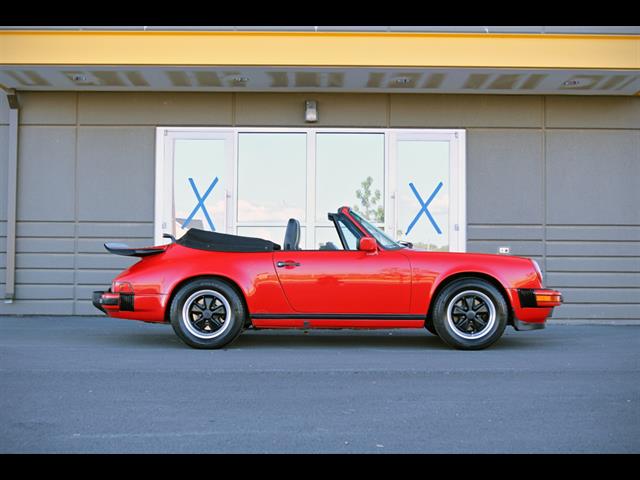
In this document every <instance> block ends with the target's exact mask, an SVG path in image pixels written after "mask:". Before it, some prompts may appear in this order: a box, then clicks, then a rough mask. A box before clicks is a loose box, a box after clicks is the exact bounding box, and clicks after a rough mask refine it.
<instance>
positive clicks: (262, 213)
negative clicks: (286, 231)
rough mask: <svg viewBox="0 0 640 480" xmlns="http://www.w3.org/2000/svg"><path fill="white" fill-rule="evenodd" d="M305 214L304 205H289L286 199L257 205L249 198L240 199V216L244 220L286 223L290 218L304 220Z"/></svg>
mask: <svg viewBox="0 0 640 480" xmlns="http://www.w3.org/2000/svg"><path fill="white" fill-rule="evenodd" d="M304 214H305V211H304V206H301V207H295V206H291V205H287V204H286V203H285V201H284V200H281V201H279V202H278V203H277V204H276V203H275V202H274V203H272V204H270V205H256V204H255V203H252V202H250V201H249V200H241V199H238V218H242V219H243V221H253V222H283V223H286V222H287V221H288V220H289V219H290V218H295V219H297V220H299V221H303V219H304Z"/></svg>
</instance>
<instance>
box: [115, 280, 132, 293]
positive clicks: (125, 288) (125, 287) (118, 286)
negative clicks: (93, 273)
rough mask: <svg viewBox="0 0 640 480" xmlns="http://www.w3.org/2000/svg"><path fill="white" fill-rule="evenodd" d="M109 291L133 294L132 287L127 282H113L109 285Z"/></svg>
mask: <svg viewBox="0 0 640 480" xmlns="http://www.w3.org/2000/svg"><path fill="white" fill-rule="evenodd" d="M111 291H112V292H113V293H133V287H132V286H131V284H130V283H129V282H120V281H117V280H116V281H114V282H113V283H112V284H111Z"/></svg>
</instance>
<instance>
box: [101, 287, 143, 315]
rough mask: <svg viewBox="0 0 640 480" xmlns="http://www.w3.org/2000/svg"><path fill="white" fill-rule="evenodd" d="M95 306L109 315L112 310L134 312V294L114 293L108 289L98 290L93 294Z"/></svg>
mask: <svg viewBox="0 0 640 480" xmlns="http://www.w3.org/2000/svg"><path fill="white" fill-rule="evenodd" d="M91 300H92V302H93V306H94V307H96V308H97V309H98V310H101V311H103V312H104V313H106V314H107V315H108V314H109V313H110V312H133V311H134V302H135V300H134V295H133V293H112V292H111V290H110V289H109V290H108V291H106V292H105V291H100V290H97V291H95V292H93V295H92V296H91Z"/></svg>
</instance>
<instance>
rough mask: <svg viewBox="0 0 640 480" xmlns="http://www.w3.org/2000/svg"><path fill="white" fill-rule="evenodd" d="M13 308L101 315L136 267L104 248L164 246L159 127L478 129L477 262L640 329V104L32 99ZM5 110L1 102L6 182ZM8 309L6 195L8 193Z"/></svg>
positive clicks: (0, 276) (480, 98) (396, 97)
mask: <svg viewBox="0 0 640 480" xmlns="http://www.w3.org/2000/svg"><path fill="white" fill-rule="evenodd" d="M19 99H20V104H21V111H20V132H19V142H20V144H19V160H18V163H19V165H18V203H17V208H18V224H17V241H16V249H17V256H16V265H17V271H16V297H17V300H16V301H15V302H14V303H13V304H4V303H0V313H8V314H80V315H93V314H96V313H98V312H97V311H96V310H95V309H94V307H93V306H92V305H91V302H90V300H89V299H90V295H91V292H92V291H93V290H97V289H104V288H105V287H106V286H108V285H109V283H110V282H111V280H112V278H113V277H114V276H115V275H116V274H117V273H118V272H119V271H120V270H121V269H122V268H124V267H126V266H127V265H129V264H131V263H132V260H130V259H128V258H124V257H118V256H113V255H109V254H107V253H106V252H105V251H104V248H103V247H102V243H103V242H104V241H106V240H112V241H124V242H128V243H130V244H132V245H135V246H143V245H149V244H151V243H152V237H153V202H154V172H155V167H154V163H155V151H154V150H155V130H154V129H155V127H157V126H167V125H176V126H278V127H286V126H292V127H294V126H295V127H304V126H308V124H305V122H304V120H303V105H304V101H305V100H307V99H315V100H317V101H318V108H319V115H320V121H319V122H318V123H317V124H314V126H317V127H323V126H327V127H329V126H330V127H385V128H389V127H402V128H411V127H419V128H465V129H467V220H468V225H467V232H468V242H467V250H468V251H479V252H489V253H495V252H496V251H497V247H498V246H501V245H509V246H511V251H512V253H513V254H515V255H525V256H531V257H533V258H535V259H537V260H538V261H539V262H540V264H541V266H542V268H543V270H544V271H545V274H546V284H547V285H548V286H550V287H557V288H559V289H560V290H562V292H563V293H564V294H565V300H566V304H565V305H563V306H562V307H559V308H558V309H556V312H555V313H554V318H576V319H634V318H635V319H637V318H638V314H637V309H638V307H640V273H639V272H640V207H639V205H640V98H639V97H587V96H580V97H568V96H546V97H544V96H509V95H420V94H330V93H322V94H298V93H295V94H285V93H237V94H232V93H144V94H141V93H110V92H99V93H98V92H91V93H89V92H86V93H85V92H69V93H67V92H47V93H44V92H43V93H36V92H23V93H20V94H19ZM7 124H8V113H7V105H6V100H5V98H4V97H3V96H0V145H1V146H2V147H1V148H0V185H6V181H7V178H6V177H7V162H8V160H7V148H6V145H7V136H8V132H7V130H8V127H7ZM0 191H1V192H2V193H3V194H0V296H4V279H5V271H4V268H5V264H6V253H5V252H6V238H5V235H6V195H5V194H4V192H5V188H4V187H3V188H2V189H0Z"/></svg>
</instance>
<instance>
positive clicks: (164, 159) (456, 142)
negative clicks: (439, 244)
mask: <svg viewBox="0 0 640 480" xmlns="http://www.w3.org/2000/svg"><path fill="white" fill-rule="evenodd" d="M250 132H255V133H300V132H304V133H307V179H306V182H307V195H306V216H307V221H306V242H307V245H313V244H314V243H315V242H314V240H315V227H316V224H317V222H316V219H315V204H316V186H315V184H316V181H315V180H316V151H315V145H316V134H317V133H378V134H379V133H382V134H384V142H385V147H384V148H385V159H384V176H385V178H384V196H385V197H384V198H385V223H384V226H385V230H386V231H387V232H393V231H394V230H393V229H394V228H395V223H396V218H397V213H396V210H395V209H396V205H397V202H396V197H397V192H396V188H397V187H396V171H397V148H396V146H397V140H398V139H408V138H416V139H420V140H441V141H442V140H444V141H449V145H450V149H449V152H450V162H449V165H450V183H451V185H450V186H451V189H450V203H449V216H450V218H457V222H456V224H455V225H454V229H453V230H454V231H451V232H450V239H449V244H450V250H451V251H458V252H463V251H465V250H466V135H465V130H462V129H398V128H330V127H326V128H304V127H294V128H286V127H279V128H271V127H157V128H156V165H155V173H156V179H155V213H154V243H155V244H156V245H161V244H164V243H167V242H168V240H166V239H163V238H162V233H163V228H162V224H163V221H165V220H164V219H165V218H166V211H165V210H166V208H167V201H168V200H169V199H171V198H172V195H173V182H172V175H173V168H172V167H173V164H172V161H173V151H172V148H173V140H175V139H176V138H180V139H189V138H193V139H203V138H225V139H231V147H230V152H231V153H230V155H231V159H230V161H229V169H228V171H227V178H228V180H229V181H228V182H227V183H226V192H225V193H226V201H227V204H226V206H227V212H226V221H227V222H226V224H227V232H228V233H235V232H236V228H237V221H236V219H237V205H238V198H237V192H238V188H237V186H238V183H237V182H238V177H237V172H238V161H237V151H238V134H239V133H250ZM167 140H169V141H167ZM336 208H337V206H336ZM392 236H393V235H392Z"/></svg>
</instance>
